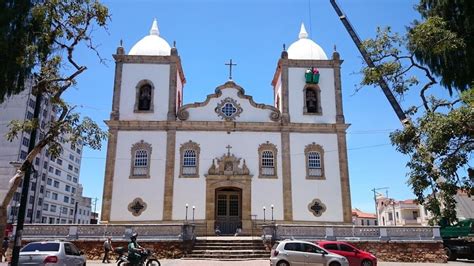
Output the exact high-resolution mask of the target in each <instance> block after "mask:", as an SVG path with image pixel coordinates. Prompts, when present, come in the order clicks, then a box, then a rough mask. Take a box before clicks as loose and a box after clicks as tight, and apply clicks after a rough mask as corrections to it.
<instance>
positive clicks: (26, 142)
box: [21, 137, 30, 147]
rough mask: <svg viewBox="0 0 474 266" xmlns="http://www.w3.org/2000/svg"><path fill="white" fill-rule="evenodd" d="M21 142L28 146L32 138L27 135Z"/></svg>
mask: <svg viewBox="0 0 474 266" xmlns="http://www.w3.org/2000/svg"><path fill="white" fill-rule="evenodd" d="M21 143H22V144H23V146H25V147H28V145H29V144H30V139H29V138H27V137H23V140H22V141H21Z"/></svg>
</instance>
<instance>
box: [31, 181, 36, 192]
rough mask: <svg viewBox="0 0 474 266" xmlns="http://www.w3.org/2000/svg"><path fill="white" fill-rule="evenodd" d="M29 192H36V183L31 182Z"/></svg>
mask: <svg viewBox="0 0 474 266" xmlns="http://www.w3.org/2000/svg"><path fill="white" fill-rule="evenodd" d="M30 190H31V191H36V182H32V183H31V188H30Z"/></svg>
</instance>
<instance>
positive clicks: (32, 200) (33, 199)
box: [29, 196, 35, 204]
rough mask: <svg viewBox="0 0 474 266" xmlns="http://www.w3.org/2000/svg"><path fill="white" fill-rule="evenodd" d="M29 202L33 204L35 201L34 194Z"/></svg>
mask: <svg viewBox="0 0 474 266" xmlns="http://www.w3.org/2000/svg"><path fill="white" fill-rule="evenodd" d="M29 203H30V204H33V203H35V197H33V196H30V200H29Z"/></svg>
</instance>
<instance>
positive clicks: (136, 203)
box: [128, 198, 147, 216]
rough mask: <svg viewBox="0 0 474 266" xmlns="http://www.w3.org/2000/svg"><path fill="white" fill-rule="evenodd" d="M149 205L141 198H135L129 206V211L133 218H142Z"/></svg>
mask: <svg viewBox="0 0 474 266" xmlns="http://www.w3.org/2000/svg"><path fill="white" fill-rule="evenodd" d="M146 206H147V204H146V203H145V202H144V201H143V200H142V199H141V198H135V199H134V200H133V201H132V202H131V203H130V204H128V211H129V212H131V213H132V215H133V216H140V215H141V214H142V213H143V212H144V211H145V210H146Z"/></svg>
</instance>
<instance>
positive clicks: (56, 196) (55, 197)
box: [52, 192, 58, 200]
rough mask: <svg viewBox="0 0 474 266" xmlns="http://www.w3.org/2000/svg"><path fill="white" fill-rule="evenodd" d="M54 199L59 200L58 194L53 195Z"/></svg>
mask: <svg viewBox="0 0 474 266" xmlns="http://www.w3.org/2000/svg"><path fill="white" fill-rule="evenodd" d="M52 199H53V200H58V193H54V192H53V194H52Z"/></svg>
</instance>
